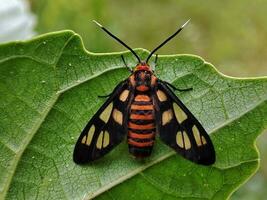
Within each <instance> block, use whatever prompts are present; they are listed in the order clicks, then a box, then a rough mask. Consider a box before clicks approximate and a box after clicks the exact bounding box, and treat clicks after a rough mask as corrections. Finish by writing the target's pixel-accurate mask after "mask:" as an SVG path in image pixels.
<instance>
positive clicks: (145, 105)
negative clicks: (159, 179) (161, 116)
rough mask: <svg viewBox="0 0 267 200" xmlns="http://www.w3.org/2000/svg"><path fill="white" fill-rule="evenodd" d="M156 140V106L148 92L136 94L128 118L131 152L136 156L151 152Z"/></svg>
mask: <svg viewBox="0 0 267 200" xmlns="http://www.w3.org/2000/svg"><path fill="white" fill-rule="evenodd" d="M154 141H155V117H154V106H153V102H152V99H151V97H150V96H149V95H148V94H145V93H143V94H142V93H141V94H138V95H136V96H135V98H134V100H133V102H132V105H131V107H130V114H129V120H128V144H129V152H130V153H131V154H133V155H134V156H135V157H146V156H149V155H150V154H151V151H152V148H153V144H154Z"/></svg>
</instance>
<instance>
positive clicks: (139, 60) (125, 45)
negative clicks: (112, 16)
mask: <svg viewBox="0 0 267 200" xmlns="http://www.w3.org/2000/svg"><path fill="white" fill-rule="evenodd" d="M93 22H94V23H96V25H98V26H99V27H100V28H102V29H103V30H104V31H105V32H106V33H107V34H109V35H110V36H111V37H112V38H114V39H115V40H117V41H118V42H119V43H120V44H122V45H123V46H124V47H126V48H127V49H129V50H130V51H131V52H132V53H133V55H134V56H135V57H136V58H137V60H138V62H139V63H141V59H140V58H139V57H138V55H137V54H136V53H135V52H134V50H132V48H131V47H129V46H128V45H127V44H125V43H124V42H123V41H121V40H120V39H119V38H117V37H116V36H115V35H113V34H112V33H111V32H109V30H107V29H106V28H105V27H103V26H102V25H101V24H99V23H98V22H97V21H95V20H93Z"/></svg>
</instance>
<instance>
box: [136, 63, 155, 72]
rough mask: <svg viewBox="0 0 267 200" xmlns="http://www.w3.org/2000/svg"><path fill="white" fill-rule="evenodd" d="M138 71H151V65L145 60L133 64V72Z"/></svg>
mask: <svg viewBox="0 0 267 200" xmlns="http://www.w3.org/2000/svg"><path fill="white" fill-rule="evenodd" d="M139 71H146V72H151V73H152V69H151V67H150V66H149V65H148V64H147V63H146V62H140V63H138V64H137V65H136V66H135V68H134V70H133V72H134V73H136V72H139Z"/></svg>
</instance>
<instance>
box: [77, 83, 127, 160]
mask: <svg viewBox="0 0 267 200" xmlns="http://www.w3.org/2000/svg"><path fill="white" fill-rule="evenodd" d="M129 96H130V90H129V89H128V83H127V81H123V82H121V83H120V84H119V85H118V86H117V87H116V88H115V89H114V91H113V92H112V95H111V96H110V97H109V98H108V99H107V101H106V102H105V103H104V104H103V105H102V106H101V108H100V109H99V110H98V111H97V112H96V114H95V115H94V116H93V117H92V119H91V120H90V121H89V122H88V124H87V125H86V127H85V128H84V129H83V131H82V133H81V135H80V137H79V139H78V140H77V143H76V145H75V148H74V152H73V160H74V162H76V163H78V164H82V163H87V162H90V161H94V160H96V159H98V158H100V157H102V156H104V155H105V154H107V153H108V152H109V151H110V150H112V149H113V148H114V147H115V146H116V145H118V144H119V143H120V142H121V141H122V140H123V138H124V136H125V134H126V130H125V119H124V117H125V116H128V114H127V112H128V111H127V103H128V100H129Z"/></svg>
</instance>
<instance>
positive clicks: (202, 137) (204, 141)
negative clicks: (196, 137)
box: [201, 136, 207, 145]
mask: <svg viewBox="0 0 267 200" xmlns="http://www.w3.org/2000/svg"><path fill="white" fill-rule="evenodd" d="M201 139H202V143H203V145H205V144H207V141H206V139H205V138H204V136H201Z"/></svg>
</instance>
